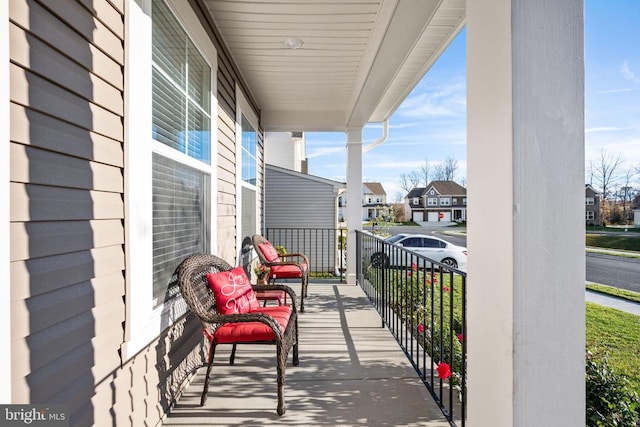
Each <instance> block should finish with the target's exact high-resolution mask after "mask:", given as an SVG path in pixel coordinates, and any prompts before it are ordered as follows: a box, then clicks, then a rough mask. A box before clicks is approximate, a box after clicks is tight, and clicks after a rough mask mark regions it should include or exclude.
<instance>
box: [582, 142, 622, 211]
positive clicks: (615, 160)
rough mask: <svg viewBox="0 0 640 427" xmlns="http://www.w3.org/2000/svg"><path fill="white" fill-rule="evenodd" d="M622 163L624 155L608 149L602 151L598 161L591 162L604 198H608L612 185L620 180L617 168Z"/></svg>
mask: <svg viewBox="0 0 640 427" xmlns="http://www.w3.org/2000/svg"><path fill="white" fill-rule="evenodd" d="M620 163H622V156H621V155H620V154H618V155H617V156H615V155H613V154H609V153H607V151H606V150H602V151H601V152H600V156H599V157H598V158H597V159H596V161H595V162H594V161H590V162H589V171H590V173H591V175H592V179H595V181H596V185H598V186H599V187H600V188H601V189H602V198H603V199H604V200H606V199H607V198H608V197H609V196H610V194H611V190H610V187H611V186H612V185H613V184H615V182H616V181H617V180H618V176H617V175H616V169H617V168H618V166H620Z"/></svg>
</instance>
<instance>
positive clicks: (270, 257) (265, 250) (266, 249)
mask: <svg viewBox="0 0 640 427" xmlns="http://www.w3.org/2000/svg"><path fill="white" fill-rule="evenodd" d="M258 249H260V252H262V255H264V258H265V259H266V260H267V261H269V262H277V261H279V260H280V256H279V255H278V251H276V248H274V247H273V245H272V244H271V243H269V242H265V243H260V244H259V245H258Z"/></svg>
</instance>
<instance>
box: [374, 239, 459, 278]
mask: <svg viewBox="0 0 640 427" xmlns="http://www.w3.org/2000/svg"><path fill="white" fill-rule="evenodd" d="M385 242H387V243H389V244H395V245H397V246H400V247H402V248H404V249H407V250H410V251H413V252H416V253H418V254H420V255H423V256H425V257H427V258H429V259H431V260H434V261H437V262H440V263H442V264H445V265H449V266H451V267H453V268H457V269H459V270H466V268H467V248H465V247H462V246H456V245H454V244H453V243H449V242H447V241H446V240H442V239H439V238H437V237H434V236H428V235H424V234H396V235H395V236H391V237H389V238H387V239H385ZM412 262H415V258H414V260H413V261H412V260H411V257H410V256H406V255H404V254H403V251H401V250H397V249H395V248H394V247H393V246H391V245H385V250H384V251H382V252H376V253H374V254H373V255H371V265H373V266H374V267H378V268H379V267H388V266H402V267H411V263H412ZM418 266H420V267H422V266H423V260H422V259H421V260H420V262H419V263H418Z"/></svg>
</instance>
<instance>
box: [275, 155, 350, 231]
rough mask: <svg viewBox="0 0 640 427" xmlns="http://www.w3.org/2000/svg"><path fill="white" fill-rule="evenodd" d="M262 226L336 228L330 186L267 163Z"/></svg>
mask: <svg viewBox="0 0 640 427" xmlns="http://www.w3.org/2000/svg"><path fill="white" fill-rule="evenodd" d="M264 188H265V195H266V196H265V228H336V226H337V190H334V186H332V185H330V184H327V183H324V182H318V181H314V180H312V179H308V178H305V177H301V176H299V175H291V174H288V173H283V172H281V171H279V170H276V169H275V168H274V167H272V166H267V168H266V174H265V186H264Z"/></svg>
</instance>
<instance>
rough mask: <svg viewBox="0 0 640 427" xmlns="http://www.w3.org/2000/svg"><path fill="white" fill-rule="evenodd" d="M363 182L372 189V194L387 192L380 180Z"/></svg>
mask: <svg viewBox="0 0 640 427" xmlns="http://www.w3.org/2000/svg"><path fill="white" fill-rule="evenodd" d="M363 184H364V185H366V186H367V188H368V189H369V190H371V193H372V194H384V195H386V194H387V193H386V192H385V191H384V187H383V186H382V184H381V183H379V182H363Z"/></svg>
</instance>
